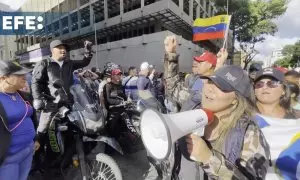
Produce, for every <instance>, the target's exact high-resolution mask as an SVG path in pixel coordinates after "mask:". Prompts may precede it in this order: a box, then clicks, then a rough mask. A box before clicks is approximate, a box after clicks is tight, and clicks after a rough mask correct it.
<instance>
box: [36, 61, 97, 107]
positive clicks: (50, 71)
mask: <svg viewBox="0 0 300 180" xmlns="http://www.w3.org/2000/svg"><path fill="white" fill-rule="evenodd" d="M91 59H92V55H89V56H88V57H86V56H85V57H84V58H83V60H75V61H73V60H65V61H64V64H63V66H62V67H60V65H59V64H58V63H57V62H55V61H54V60H53V59H52V58H50V57H49V58H47V59H45V60H43V61H41V62H39V63H38V64H37V65H36V66H35V68H34V70H33V75H32V85H31V88H32V96H33V98H34V99H39V100H40V99H44V100H49V99H47V97H45V95H44V94H47V95H50V96H52V97H56V95H55V92H56V90H57V89H56V88H55V87H54V86H53V83H54V82H55V81H56V80H60V81H62V83H63V87H64V89H65V91H66V92H67V94H68V96H69V99H70V100H71V101H72V100H73V99H72V96H71V93H70V87H71V86H72V85H73V72H74V70H76V69H80V68H84V67H85V66H87V65H89V63H90V62H91Z"/></svg>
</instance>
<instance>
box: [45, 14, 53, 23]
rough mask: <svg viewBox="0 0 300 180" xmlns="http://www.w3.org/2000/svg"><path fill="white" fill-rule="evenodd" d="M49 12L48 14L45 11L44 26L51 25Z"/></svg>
mask: <svg viewBox="0 0 300 180" xmlns="http://www.w3.org/2000/svg"><path fill="white" fill-rule="evenodd" d="M51 16H52V15H51V12H49V11H47V12H46V13H45V16H44V17H45V24H50V23H51V20H52V19H51Z"/></svg>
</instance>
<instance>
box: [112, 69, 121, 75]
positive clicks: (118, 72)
mask: <svg viewBox="0 0 300 180" xmlns="http://www.w3.org/2000/svg"><path fill="white" fill-rule="evenodd" d="M111 74H112V75H118V74H122V71H121V70H120V69H114V70H112V72H111Z"/></svg>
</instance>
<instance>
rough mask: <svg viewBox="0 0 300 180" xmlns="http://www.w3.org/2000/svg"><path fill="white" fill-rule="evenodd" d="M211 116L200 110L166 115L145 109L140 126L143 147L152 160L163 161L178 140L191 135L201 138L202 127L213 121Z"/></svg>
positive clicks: (209, 112)
mask: <svg viewBox="0 0 300 180" xmlns="http://www.w3.org/2000/svg"><path fill="white" fill-rule="evenodd" d="M213 116H214V115H213V113H212V112H211V111H208V110H202V109H196V110H192V111H186V112H180V113H175V114H168V115H164V114H161V113H159V112H157V111H156V110H153V109H147V110H145V111H144V112H143V114H142V116H141V124H140V129H141V136H142V140H143V143H144V146H145V147H146V149H147V150H148V152H149V153H150V155H151V156H152V157H153V158H155V159H157V160H165V159H167V158H168V157H169V155H170V153H171V149H172V146H173V144H174V142H176V141H177V140H178V139H179V138H181V137H183V136H185V135H188V134H191V133H195V134H197V135H199V136H203V135H204V127H205V126H206V125H207V124H209V123H210V122H211V121H212V120H213ZM190 158H191V159H194V158H193V157H190Z"/></svg>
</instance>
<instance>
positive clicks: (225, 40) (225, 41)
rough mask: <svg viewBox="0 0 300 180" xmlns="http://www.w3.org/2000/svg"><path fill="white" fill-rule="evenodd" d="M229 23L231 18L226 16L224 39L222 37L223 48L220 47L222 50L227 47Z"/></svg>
mask: <svg viewBox="0 0 300 180" xmlns="http://www.w3.org/2000/svg"><path fill="white" fill-rule="evenodd" d="M230 21H231V16H228V25H227V27H226V31H225V37H224V42H223V47H222V48H223V49H224V48H225V46H226V47H227V38H228V31H229V26H230Z"/></svg>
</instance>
